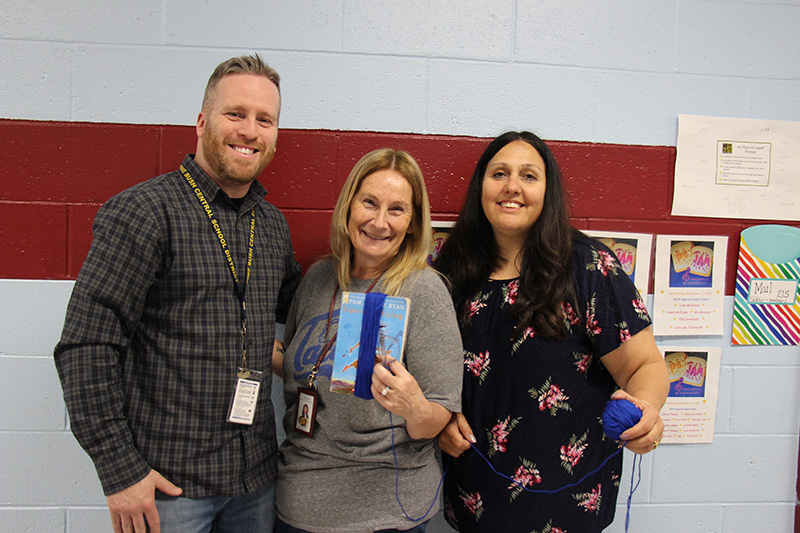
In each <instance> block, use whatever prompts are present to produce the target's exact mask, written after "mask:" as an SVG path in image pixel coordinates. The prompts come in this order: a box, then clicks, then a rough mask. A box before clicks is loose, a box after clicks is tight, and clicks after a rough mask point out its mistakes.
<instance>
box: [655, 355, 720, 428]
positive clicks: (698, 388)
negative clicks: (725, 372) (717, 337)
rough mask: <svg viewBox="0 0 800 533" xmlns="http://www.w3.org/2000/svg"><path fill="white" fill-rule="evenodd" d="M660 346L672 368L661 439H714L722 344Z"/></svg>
mask: <svg viewBox="0 0 800 533" xmlns="http://www.w3.org/2000/svg"><path fill="white" fill-rule="evenodd" d="M659 348H660V349H661V352H662V353H663V354H664V360H665V361H666V363H667V370H668V371H669V395H668V396H667V402H666V404H664V407H663V408H662V409H661V419H662V420H663V421H664V438H663V439H662V440H661V442H671V443H687V444H688V443H700V442H713V441H714V419H715V417H716V412H717V394H718V389H719V369H720V362H721V355H722V348H719V347H716V348H699V347H696V346H695V347H691V348H688V347H659Z"/></svg>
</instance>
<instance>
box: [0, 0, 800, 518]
mask: <svg viewBox="0 0 800 533" xmlns="http://www.w3.org/2000/svg"><path fill="white" fill-rule="evenodd" d="M562 4H565V5H562ZM798 23H800V6H798V5H797V2H786V1H780V0H776V1H770V0H765V1H763V2H758V3H733V2H728V1H721V0H720V1H713V0H708V1H701V0H696V1H695V0H692V1H685V0H683V1H680V0H672V1H666V2H658V3H652V2H651V3H641V2H632V1H622V2H616V3H612V4H598V3H592V2H570V3H561V4H558V3H550V2H528V1H519V0H467V1H466V2H463V1H462V2H426V1H422V0H412V1H410V2H403V3H397V2H387V1H377V2H374V1H361V0H339V1H322V0H312V1H310V2H299V3H298V2H296V3H294V4H292V5H287V4H286V3H283V2H272V1H268V2H264V1H255V0H246V1H244V2H240V3H239V4H237V5H235V6H228V5H226V6H224V7H223V6H222V5H221V4H220V5H217V4H213V3H209V4H198V3H196V2H188V1H186V0H144V1H143V2H137V3H134V4H130V5H127V4H124V5H123V4H119V3H109V2H101V1H99V0H95V1H90V2H82V3H81V4H80V5H76V4H75V3H74V2H67V1H66V0H50V1H48V2H43V1H26V2H22V1H21V0H9V1H7V2H3V4H2V5H1V6H0V80H2V82H0V139H1V140H2V141H3V143H2V146H3V150H0V180H1V181H0V183H1V184H2V187H0V220H2V221H3V223H2V224H0V278H2V279H0V450H2V453H0V479H2V483H0V531H10V532H17V531H44V532H50V531H52V532H67V531H69V532H74V531H107V530H110V528H109V523H108V513H107V511H106V509H105V499H104V498H103V496H102V492H101V491H100V486H99V483H98V482H97V479H96V477H95V474H94V470H93V467H92V465H91V463H90V461H89V460H88V458H87V457H86V455H85V454H84V453H83V452H82V451H81V450H80V448H79V447H78V446H77V444H76V442H75V440H74V438H73V437H72V435H71V434H70V432H69V428H68V420H67V417H66V413H65V410H64V405H63V401H62V399H61V390H60V386H59V384H58V380H57V378H56V375H55V369H54V368H53V365H52V356H51V352H52V348H53V346H54V344H55V343H56V341H57V339H58V335H59V333H60V329H61V323H62V321H63V315H64V310H65V307H66V302H67V299H68V297H69V292H70V290H71V286H72V282H71V280H72V279H74V277H75V275H76V274H77V272H78V270H79V268H80V265H81V262H82V261H83V258H84V257H85V254H86V251H87V250H88V246H89V243H90V238H91V220H92V218H93V216H94V214H95V213H96V211H97V208H98V207H99V205H100V204H101V203H102V202H103V201H105V200H106V199H107V198H108V197H109V196H111V195H112V194H114V193H115V192H117V191H119V190H122V189H123V188H125V187H127V186H129V185H132V184H134V183H137V182H139V181H142V180H144V179H147V178H149V177H151V176H154V175H156V174H159V173H162V172H165V171H168V170H171V169H173V168H174V167H175V166H176V165H177V163H178V162H179V161H180V159H181V158H182V156H183V154H184V153H186V152H190V151H192V150H193V149H194V146H195V135H194V129H193V127H192V125H193V124H194V121H195V119H196V116H197V112H198V110H199V105H200V101H201V98H202V91H203V87H204V85H205V82H206V80H207V78H208V75H209V74H210V72H211V70H212V69H213V67H214V66H215V65H216V64H217V63H219V62H220V61H222V60H223V59H226V58H228V57H230V56H232V55H236V54H239V53H247V52H252V51H258V52H260V53H261V54H262V55H263V56H264V57H265V58H266V59H267V60H268V61H269V62H270V63H271V64H273V66H275V67H276V68H277V69H278V70H279V71H280V72H281V74H282V76H283V80H284V81H283V84H282V92H283V110H282V116H281V127H282V131H281V134H280V138H279V144H278V155H277V156H276V159H275V161H274V162H273V164H272V165H271V166H270V167H269V168H268V170H267V172H265V174H264V176H263V180H264V182H265V185H266V186H267V188H268V190H269V191H270V193H269V196H268V199H269V200H270V201H272V202H273V203H275V204H276V205H277V206H278V207H280V208H281V209H282V210H283V211H284V212H285V213H286V216H287V218H288V219H289V222H290V225H291V229H292V233H293V239H294V242H295V246H296V249H297V254H298V257H299V258H300V260H301V262H302V263H303V265H304V266H306V267H307V266H308V265H309V264H310V263H311V262H312V261H313V260H314V258H316V257H317V256H319V255H320V254H322V253H324V252H325V237H326V234H327V228H328V220H329V217H330V209H331V207H332V205H333V202H334V201H335V197H336V194H338V190H339V187H340V185H341V183H342V182H343V181H344V178H345V176H346V175H347V173H348V172H349V170H350V167H351V166H352V164H353V163H354V162H355V161H356V160H357V159H358V158H359V157H360V156H361V155H362V154H363V153H365V152H366V151H368V150H371V149H373V148H376V147H379V146H393V147H396V148H402V149H406V150H408V151H410V152H411V153H412V154H414V155H415V156H416V157H417V158H418V159H419V161H420V163H421V165H422V167H423V170H424V172H425V175H426V178H427V180H428V185H429V189H430V193H431V197H432V205H433V209H434V212H435V215H436V217H437V218H450V219H452V218H454V215H455V213H456V211H457V209H458V206H459V205H460V202H461V198H462V196H463V193H464V189H465V184H466V180H467V179H468V176H469V174H470V173H471V170H472V166H473V164H474V161H475V160H476V158H477V156H478V154H479V153H480V152H481V150H482V149H483V146H484V145H485V144H486V142H487V139H488V138H490V137H493V136H494V135H497V134H499V133H501V132H502V131H505V130H507V129H531V130H532V131H534V132H536V133H538V134H539V135H541V136H542V137H543V138H545V139H549V140H552V141H553V148H554V151H555V152H556V155H557V157H558V158H559V161H560V163H561V164H562V167H563V169H564V173H565V175H566V178H567V183H568V187H569V189H570V192H571V194H572V200H573V214H574V217H575V224H576V225H577V226H578V227H581V228H596V229H607V230H620V231H638V232H651V233H689V234H717V235H728V236H729V237H730V238H731V240H730V243H731V248H730V250H729V254H728V263H729V269H728V273H727V276H726V293H727V296H726V306H727V307H726V311H725V312H726V316H727V317H730V314H731V307H732V297H731V296H730V294H731V293H732V287H733V285H732V279H733V269H734V265H735V257H736V250H735V249H736V243H737V242H738V233H739V232H740V231H741V229H742V228H744V227H747V226H749V225H751V224H754V223H759V222H760V221H749V220H733V219H702V218H686V217H672V216H671V215H670V206H671V199H672V173H673V167H674V160H675V148H674V146H675V140H676V126H677V115H678V114H679V113H687V114H697V115H717V116H731V117H742V118H761V119H770V120H794V121H797V120H800V36H799V34H798V33H797V31H796V28H797V26H798ZM791 224H793V225H795V226H796V225H798V224H797V222H791ZM729 336H730V318H728V319H727V321H726V334H725V335H723V336H722V337H707V338H699V339H690V338H678V339H673V338H670V339H664V338H660V339H658V341H659V343H662V344H665V345H666V344H692V345H697V346H721V347H722V348H723V356H722V358H723V362H722V363H723V364H722V372H721V377H720V391H719V399H718V407H717V420H716V431H715V437H714V443H713V444H704V445H671V446H667V445H665V446H662V447H660V448H659V450H658V453H657V454H651V455H649V456H647V457H646V458H645V461H644V463H643V466H644V469H643V479H642V484H641V485H640V487H639V489H638V491H637V493H636V495H635V496H634V503H633V506H632V525H631V531H647V532H671V531H675V530H676V529H680V530H681V531H696V532H708V531H716V532H722V531H725V532H727V531H748V530H763V529H769V530H770V531H790V530H791V529H792V522H793V514H794V509H795V501H796V473H797V457H798V433H799V431H800V408H799V407H798V402H797V398H798V397H800V372H798V367H799V366H800V357H798V356H799V355H800V349H798V347H777V348H741V347H737V348H732V347H731V346H730V345H729ZM625 461H626V462H625V464H626V468H627V469H628V472H630V464H631V456H630V454H628V455H627V456H626V459H625ZM626 477H627V476H626ZM628 483H629V481H628V479H624V480H623V487H622V493H624V494H627V491H628ZM624 503H625V502H624V501H622V500H621V501H620V505H619V507H618V518H617V520H616V521H615V523H614V525H613V526H612V527H611V531H614V532H619V531H623V530H624ZM430 530H432V531H433V532H434V533H440V532H443V531H447V530H448V529H447V527H446V526H444V525H442V523H441V520H440V517H437V518H436V519H435V522H434V524H433V525H432V526H431V528H430Z"/></svg>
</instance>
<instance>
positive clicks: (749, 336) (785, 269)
mask: <svg viewBox="0 0 800 533" xmlns="http://www.w3.org/2000/svg"><path fill="white" fill-rule="evenodd" d="M798 285H800V228H793V227H791V226H779V225H774V224H766V225H762V226H753V227H751V228H747V229H746V230H744V231H742V234H741V237H740V239H739V269H738V271H737V275H736V295H735V297H734V304H733V332H732V334H731V344H750V345H798V344H800V289H799V288H798Z"/></svg>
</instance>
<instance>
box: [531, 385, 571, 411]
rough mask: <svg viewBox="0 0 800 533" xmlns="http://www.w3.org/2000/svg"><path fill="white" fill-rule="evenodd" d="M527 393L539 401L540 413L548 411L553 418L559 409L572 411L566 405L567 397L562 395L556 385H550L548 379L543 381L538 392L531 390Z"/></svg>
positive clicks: (562, 392)
mask: <svg viewBox="0 0 800 533" xmlns="http://www.w3.org/2000/svg"><path fill="white" fill-rule="evenodd" d="M528 393H530V395H531V396H532V397H535V398H536V399H537V400H538V401H539V410H540V411H547V410H549V411H550V414H551V415H552V416H555V415H556V413H557V411H558V410H559V409H563V410H565V411H572V407H570V405H569V404H568V403H567V400H569V396H567V395H566V394H564V391H562V390H561V387H559V386H558V385H551V384H550V379H548V380H547V381H545V382H544V385H542V386H541V387H540V388H539V389H538V390H537V389H533V388H532V389H529V390H528Z"/></svg>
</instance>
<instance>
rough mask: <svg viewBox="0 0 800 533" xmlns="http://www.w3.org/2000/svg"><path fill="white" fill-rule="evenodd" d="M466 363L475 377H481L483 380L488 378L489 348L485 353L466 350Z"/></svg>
mask: <svg viewBox="0 0 800 533" xmlns="http://www.w3.org/2000/svg"><path fill="white" fill-rule="evenodd" d="M464 353H465V357H464V364H465V365H466V366H467V369H468V370H469V371H470V372H472V374H473V375H474V376H475V377H479V378H480V380H481V381H483V380H484V379H486V374H487V373H488V372H489V350H486V351H485V352H483V353H479V354H476V353H472V352H467V351H465V352H464Z"/></svg>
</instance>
